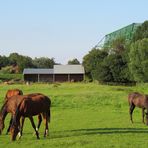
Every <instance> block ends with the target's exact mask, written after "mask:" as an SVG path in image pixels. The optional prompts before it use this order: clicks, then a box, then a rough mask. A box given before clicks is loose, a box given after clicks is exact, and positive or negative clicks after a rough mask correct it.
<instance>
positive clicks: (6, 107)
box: [0, 93, 42, 136]
mask: <svg viewBox="0 0 148 148" xmlns="http://www.w3.org/2000/svg"><path fill="white" fill-rule="evenodd" d="M38 95H41V94H40V93H34V94H29V95H25V96H23V95H16V96H12V97H9V98H8V99H7V100H6V101H5V103H4V104H3V106H2V108H1V111H0V134H1V133H2V131H3V129H4V127H5V124H4V121H5V118H6V116H7V114H8V113H11V117H12V119H13V116H14V114H15V111H16V108H17V106H18V105H19V103H20V102H21V101H22V100H23V99H24V98H28V96H29V97H31V98H35V97H36V96H38ZM12 119H11V121H10V124H9V128H8V130H7V132H9V130H10V127H11V123H12ZM24 120H25V118H24V117H21V124H20V136H21V135H22V131H23V125H24ZM41 122H42V117H41V115H40V114H39V115H38V126H37V129H36V130H38V129H39V127H40V125H41Z"/></svg>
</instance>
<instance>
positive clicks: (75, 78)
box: [24, 74, 84, 82]
mask: <svg viewBox="0 0 148 148" xmlns="http://www.w3.org/2000/svg"><path fill="white" fill-rule="evenodd" d="M53 77H54V78H53ZM83 79H84V76H83V74H69V75H68V74H55V75H54V76H53V74H40V75H39V82H53V80H54V82H67V81H70V82H79V81H83ZM24 80H25V81H30V82H38V74H24Z"/></svg>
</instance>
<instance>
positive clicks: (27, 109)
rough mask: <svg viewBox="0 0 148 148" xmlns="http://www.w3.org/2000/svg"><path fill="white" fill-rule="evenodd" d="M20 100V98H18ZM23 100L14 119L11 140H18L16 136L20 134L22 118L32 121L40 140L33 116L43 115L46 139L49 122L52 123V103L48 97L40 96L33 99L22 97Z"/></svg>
mask: <svg viewBox="0 0 148 148" xmlns="http://www.w3.org/2000/svg"><path fill="white" fill-rule="evenodd" d="M17 97H18V98H19V97H20V96H17ZM22 97H23V99H22V101H21V102H20V103H19V105H18V107H17V109H16V112H15V115H14V117H13V122H12V126H11V129H10V133H11V140H16V136H17V134H18V132H19V126H20V118H21V116H23V117H28V118H29V119H30V121H31V124H32V127H33V128H34V130H35V132H36V136H37V139H39V134H38V131H37V130H36V128H35V124H34V121H33V118H32V116H35V115H38V114H42V116H43V118H44V120H45V132H44V137H46V136H47V135H48V122H49V121H50V106H51V101H50V99H49V98H48V97H47V96H44V95H38V96H36V97H35V98H31V97H29V96H27V97H26V96H22Z"/></svg>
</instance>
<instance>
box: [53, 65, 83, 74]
mask: <svg viewBox="0 0 148 148" xmlns="http://www.w3.org/2000/svg"><path fill="white" fill-rule="evenodd" d="M84 73H85V71H84V67H83V66H82V65H54V74H84Z"/></svg>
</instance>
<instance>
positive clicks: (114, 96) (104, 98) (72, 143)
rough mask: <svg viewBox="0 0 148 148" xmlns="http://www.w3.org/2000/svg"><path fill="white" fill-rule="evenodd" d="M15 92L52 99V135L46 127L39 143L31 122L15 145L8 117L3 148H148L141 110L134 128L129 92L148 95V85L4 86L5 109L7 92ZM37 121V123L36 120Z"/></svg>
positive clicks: (0, 91)
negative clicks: (12, 140) (44, 136)
mask: <svg viewBox="0 0 148 148" xmlns="http://www.w3.org/2000/svg"><path fill="white" fill-rule="evenodd" d="M12 88H19V89H22V90H23V92H24V94H28V93H33V92H40V93H43V94H46V95H47V96H50V97H51V100H52V108H51V113H52V114H51V116H52V117H51V123H50V124H49V127H50V135H49V137H48V138H43V133H44V124H43V123H42V125H41V128H40V130H39V132H40V140H37V139H36V137H35V136H34V135H33V133H34V131H33V128H32V127H31V123H30V121H29V120H28V119H26V121H25V125H24V132H23V136H22V138H21V139H20V140H18V141H15V142H11V141H10V135H5V133H6V128H7V127H8V122H9V119H10V116H8V117H7V118H6V122H5V123H6V125H5V126H6V127H5V130H4V131H3V134H2V135H1V136H0V147H1V148H2V147H16V148H17V147H19V148H20V147H21V148H22V147H37V148H40V147H42V148H43V147H51V148H55V147H56V148H57V147H60V148H65V147H70V148H79V147H85V148H99V147H100V148H102V147H121V148H122V147H123V148H129V147H131V148H135V147H137V148H141V147H145V148H146V147H148V127H147V126H146V125H144V124H143V123H142V115H141V109H138V108H136V109H135V111H134V114H133V119H134V124H132V123H131V122H130V120H129V113H128V109H129V108H128V103H127V95H128V93H129V92H132V91H139V92H142V93H148V84H139V85H137V86H133V87H127V86H107V85H98V84H94V83H86V84H85V83H63V84H59V85H55V84H32V85H30V86H27V85H0V105H1V106H2V103H3V99H4V96H5V93H6V91H7V90H8V89H12ZM34 119H35V122H36V123H37V120H36V117H34Z"/></svg>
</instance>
